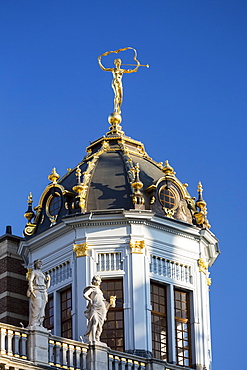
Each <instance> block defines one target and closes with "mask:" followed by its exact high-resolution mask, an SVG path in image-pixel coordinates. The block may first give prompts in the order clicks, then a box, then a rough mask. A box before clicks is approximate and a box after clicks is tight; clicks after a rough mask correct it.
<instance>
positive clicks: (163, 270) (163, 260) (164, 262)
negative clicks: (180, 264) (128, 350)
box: [162, 258, 166, 276]
mask: <svg viewBox="0 0 247 370" xmlns="http://www.w3.org/2000/svg"><path fill="white" fill-rule="evenodd" d="M162 275H163V276H166V260H165V259H164V258H162Z"/></svg>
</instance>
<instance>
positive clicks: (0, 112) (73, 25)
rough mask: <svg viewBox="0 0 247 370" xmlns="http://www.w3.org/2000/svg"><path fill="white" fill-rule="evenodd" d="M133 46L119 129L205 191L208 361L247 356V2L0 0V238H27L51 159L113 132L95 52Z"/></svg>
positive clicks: (64, 157)
mask: <svg viewBox="0 0 247 370" xmlns="http://www.w3.org/2000/svg"><path fill="white" fill-rule="evenodd" d="M125 46H132V47H134V48H136V49H137V50H138V56H139V59H140V61H141V63H142V64H147V63H148V64H150V68H149V69H146V68H140V70H139V72H138V73H135V74H132V75H125V76H124V78H123V79H124V81H123V83H124V103H123V106H122V116H123V129H124V131H125V133H126V134H127V135H128V136H131V137H132V138H134V139H137V140H140V141H142V142H143V143H144V144H145V146H146V150H147V152H148V153H149V155H150V156H151V157H152V158H154V159H155V160H157V161H158V162H159V161H164V160H166V159H169V161H170V163H171V165H172V166H173V167H174V169H175V170H176V172H177V176H178V178H179V179H180V180H181V181H182V182H187V183H188V184H189V192H190V194H191V195H192V196H197V192H196V189H197V182H198V181H199V180H200V181H202V183H203V187H204V197H205V200H206V201H207V202H208V218H209V221H210V223H211V225H212V229H211V230H212V231H213V232H214V233H215V234H216V236H217V237H218V238H219V240H220V248H221V251H222V254H221V256H220V257H219V258H218V260H217V261H216V263H215V265H214V266H213V267H212V268H211V277H212V282H213V284H212V286H211V292H210V295H211V313H212V337H213V360H214V362H213V369H214V370H222V369H224V370H232V369H233V368H234V369H240V368H241V369H242V368H243V366H245V365H244V363H245V362H246V361H245V359H244V356H243V354H244V353H245V352H246V348H245V347H246V329H247V328H246V320H245V316H244V312H245V311H246V305H247V298H246V288H245V284H246V266H245V264H244V263H245V261H246V259H247V252H246V238H245V229H246V223H245V220H246V217H245V213H246V195H245V191H246V190H245V188H246V146H247V144H246V122H247V105H246V100H247V49H246V48H247V2H246V1H242V0H238V1H236V0H232V1H231V0H221V1H219V0H218V1H217V0H179V1H178V0H169V1H168V0H159V1H157V0H152V1H150V0H149V1H146V0H135V1H134V0H131V1H130V0H126V1H121V2H120V1H114V0H112V1H110V0H105V1H101V0H35V1H34V0H22V1H20V0H1V1H0V50H1V53H0V55H1V56H0V123H1V145H0V158H1V177H2V180H1V184H0V189H1V193H2V197H1V220H0V221H1V234H4V233H5V226H6V225H12V226H13V233H14V234H16V235H21V233H22V229H23V228H24V225H25V219H24V218H23V213H24V212H25V211H26V207H27V206H26V199H27V195H28V193H29V192H30V191H32V192H33V196H34V205H37V203H38V200H39V197H40V195H41V193H42V191H43V190H44V188H45V187H46V185H47V184H48V179H47V176H48V175H49V173H50V171H51V168H52V167H54V166H56V168H57V172H58V173H59V174H60V175H63V174H64V173H65V172H66V169H67V168H68V167H74V166H75V165H76V164H77V163H78V162H80V161H81V159H82V158H83V156H84V154H85V148H86V146H87V145H88V143H89V141H93V140H95V139H97V138H98V137H100V136H102V135H103V134H105V133H106V132H107V130H108V122H107V116H108V114H109V113H111V112H112V108H113V92H112V89H111V76H110V74H109V73H107V72H103V71H101V69H100V68H99V66H98V64H97V56H98V55H100V54H102V53H103V52H105V51H107V50H116V49H118V48H121V47H125Z"/></svg>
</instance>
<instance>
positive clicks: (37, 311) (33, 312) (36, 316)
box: [27, 259, 50, 327]
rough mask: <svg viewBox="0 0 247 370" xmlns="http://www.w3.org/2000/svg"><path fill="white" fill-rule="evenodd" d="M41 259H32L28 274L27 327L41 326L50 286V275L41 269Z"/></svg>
mask: <svg viewBox="0 0 247 370" xmlns="http://www.w3.org/2000/svg"><path fill="white" fill-rule="evenodd" d="M41 267H42V261H41V260H40V259H38V260H35V261H34V269H33V271H32V272H31V274H30V279H29V285H28V290H27V296H28V297H29V298H30V305H29V325H28V327H35V326H40V327H43V321H44V317H45V306H46V303H47V300H48V295H47V289H48V288H49V286H50V276H49V275H44V274H43V272H42V271H41Z"/></svg>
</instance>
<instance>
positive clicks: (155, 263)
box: [154, 256, 157, 274]
mask: <svg viewBox="0 0 247 370" xmlns="http://www.w3.org/2000/svg"><path fill="white" fill-rule="evenodd" d="M154 273H155V274H157V257H156V256H155V260H154Z"/></svg>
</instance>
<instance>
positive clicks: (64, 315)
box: [61, 288, 72, 339]
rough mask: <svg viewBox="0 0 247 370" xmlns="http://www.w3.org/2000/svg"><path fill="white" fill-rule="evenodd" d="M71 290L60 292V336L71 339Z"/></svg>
mask: <svg viewBox="0 0 247 370" xmlns="http://www.w3.org/2000/svg"><path fill="white" fill-rule="evenodd" d="M71 310H72V290H71V288H68V289H66V290H64V291H63V292H61V336H62V337H64V338H68V339H72V315H71Z"/></svg>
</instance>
